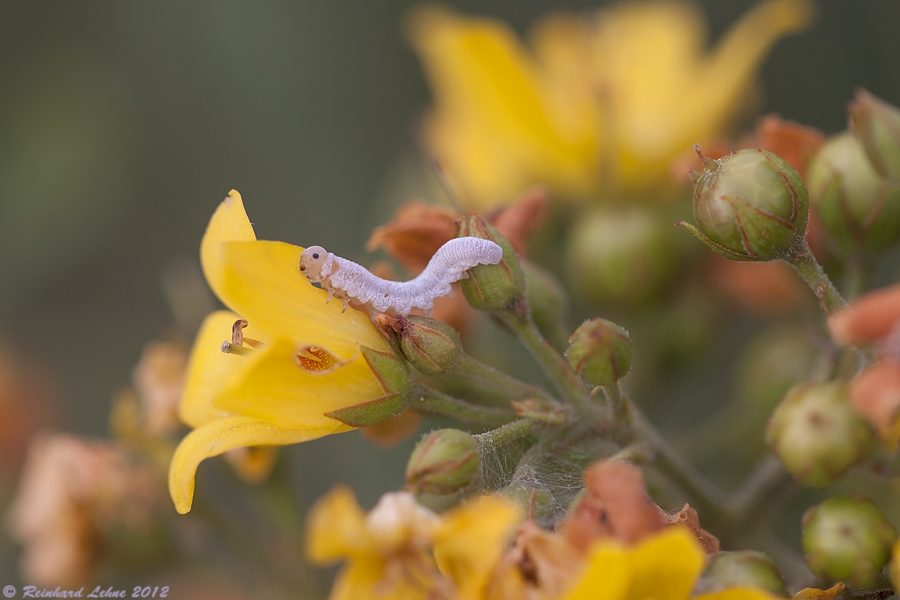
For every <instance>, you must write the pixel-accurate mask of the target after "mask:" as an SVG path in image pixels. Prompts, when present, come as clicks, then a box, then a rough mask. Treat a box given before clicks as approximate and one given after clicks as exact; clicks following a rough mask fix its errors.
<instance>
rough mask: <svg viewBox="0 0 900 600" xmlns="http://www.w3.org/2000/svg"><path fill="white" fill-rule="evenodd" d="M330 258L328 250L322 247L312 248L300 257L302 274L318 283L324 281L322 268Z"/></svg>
mask: <svg viewBox="0 0 900 600" xmlns="http://www.w3.org/2000/svg"><path fill="white" fill-rule="evenodd" d="M327 258H328V250H326V249H325V248H323V247H322V246H310V247H309V248H307V249H306V250H304V251H303V254H301V255H300V272H301V273H303V274H304V275H306V278H307V279H309V280H310V281H312V282H313V283H316V282H318V281H321V280H322V267H323V266H324V265H325V259H327Z"/></svg>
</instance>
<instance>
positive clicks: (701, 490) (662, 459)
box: [626, 400, 729, 524]
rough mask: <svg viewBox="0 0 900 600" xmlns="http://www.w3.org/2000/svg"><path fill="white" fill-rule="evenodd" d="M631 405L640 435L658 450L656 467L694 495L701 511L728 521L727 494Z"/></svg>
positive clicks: (633, 418) (632, 417)
mask: <svg viewBox="0 0 900 600" xmlns="http://www.w3.org/2000/svg"><path fill="white" fill-rule="evenodd" d="M626 402H628V401H627V400H626ZM628 408H629V412H630V413H631V422H632V423H633V426H634V429H635V432H636V433H637V435H638V437H639V438H643V440H644V441H645V442H646V443H647V444H648V445H649V446H650V447H651V448H652V449H653V451H654V455H655V456H654V464H655V465H656V467H657V468H658V469H659V470H660V471H661V472H662V473H663V474H664V475H665V476H666V477H668V478H669V479H670V480H671V481H672V482H673V483H675V484H676V485H677V486H678V487H680V488H681V489H682V491H684V492H685V493H686V494H688V495H689V496H690V499H691V501H692V505H693V506H694V507H695V508H696V509H697V510H698V512H699V513H700V514H702V515H704V516H708V517H712V520H714V521H716V522H718V523H722V524H725V523H727V522H728V517H729V515H728V514H727V513H726V511H725V508H724V507H725V506H726V501H727V498H726V496H725V494H724V493H723V492H722V491H721V490H719V489H718V488H717V487H716V486H714V485H713V484H712V483H710V482H709V480H708V479H706V477H704V476H703V475H702V474H701V473H700V472H699V471H697V470H696V469H695V468H694V466H693V465H691V463H689V462H688V461H687V459H685V458H684V457H683V456H682V455H681V454H679V453H678V451H677V450H675V448H673V447H672V446H671V445H670V444H669V442H667V441H666V440H665V438H663V436H662V435H661V434H660V433H659V432H658V431H657V430H656V428H655V427H653V425H652V424H651V423H650V422H649V421H647V419H646V417H644V415H643V414H641V412H640V411H639V410H638V409H637V408H636V407H635V406H634V405H633V404H632V403H631V402H628Z"/></svg>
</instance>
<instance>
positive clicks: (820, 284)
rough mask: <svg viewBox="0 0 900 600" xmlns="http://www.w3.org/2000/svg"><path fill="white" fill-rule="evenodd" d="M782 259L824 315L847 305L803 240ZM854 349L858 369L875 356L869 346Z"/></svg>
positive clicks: (829, 314)
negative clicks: (799, 277)
mask: <svg viewBox="0 0 900 600" xmlns="http://www.w3.org/2000/svg"><path fill="white" fill-rule="evenodd" d="M784 260H785V261H787V262H788V264H790V265H791V266H792V267H794V270H796V271H797V272H798V273H799V274H800V276H801V277H802V278H803V280H804V281H806V283H807V285H809V287H810V288H811V289H812V291H813V293H814V294H815V295H816V298H818V299H819V304H820V305H821V306H822V310H824V311H825V316H827V317H830V316H831V315H833V314H834V313H836V312H837V311H839V310H841V309H843V308H846V307H847V302H846V301H845V300H844V297H843V296H841V294H840V292H838V291H837V288H835V287H834V284H833V283H831V280H830V279H829V278H828V275H826V274H825V271H823V270H822V266H821V265H820V264H819V263H818V261H816V257H815V256H813V253H812V251H811V250H810V249H809V244H807V243H806V241H805V240H804V241H803V243H802V244H800V245H799V246H797V248H795V249H794V250H793V252H792V253H791V255H790V256H788V257H787V258H785V259H784ZM856 350H857V355H858V357H859V367H860V369H864V368H866V367H867V366H868V365H870V364H871V363H872V362H874V359H875V357H874V354H873V352H872V349H871V348H865V347H859V348H857V349H856Z"/></svg>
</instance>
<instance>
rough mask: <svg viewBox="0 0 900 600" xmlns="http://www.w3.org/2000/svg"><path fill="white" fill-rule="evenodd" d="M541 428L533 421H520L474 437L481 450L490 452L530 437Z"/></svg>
mask: <svg viewBox="0 0 900 600" xmlns="http://www.w3.org/2000/svg"><path fill="white" fill-rule="evenodd" d="M539 427H540V424H539V423H538V422H536V421H532V420H531V419H518V420H516V421H513V422H512V423H507V424H506V425H502V426H500V427H498V428H497V429H494V430H492V431H485V432H484V433H478V434H475V436H474V437H475V440H476V441H477V442H478V446H479V447H480V448H484V449H489V450H490V449H494V448H497V447H498V446H502V445H504V444H508V443H509V442H512V441H514V440H517V439H519V438H522V437H525V436H526V435H530V434H531V433H533V432H535V431H537V429H538V428H539Z"/></svg>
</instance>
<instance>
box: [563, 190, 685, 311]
mask: <svg viewBox="0 0 900 600" xmlns="http://www.w3.org/2000/svg"><path fill="white" fill-rule="evenodd" d="M671 222H672V221H671V219H665V218H661V215H660V214H659V211H655V212H654V211H653V210H650V209H648V208H646V207H641V206H628V207H621V206H600V207H597V208H595V209H594V210H592V211H591V212H589V213H588V214H586V215H582V216H580V217H579V219H578V221H577V222H576V223H575V225H574V227H573V229H572V232H571V234H570V236H569V243H568V245H567V248H566V258H565V265H566V276H567V278H568V280H569V281H570V282H571V284H572V287H573V289H575V290H576V291H577V292H578V293H579V294H580V295H581V296H583V297H585V298H586V299H588V300H591V301H593V302H595V303H611V304H615V305H617V306H627V307H630V306H633V305H634V304H636V303H639V302H644V301H647V300H651V299H653V298H655V297H656V296H658V295H659V293H660V291H661V290H662V289H664V288H665V287H666V286H667V285H668V284H669V283H670V282H671V281H672V280H673V279H674V278H675V276H676V275H677V273H678V266H679V262H680V259H681V257H682V255H683V253H682V251H681V250H682V248H681V246H680V244H679V242H680V240H679V239H678V238H680V236H676V235H674V233H675V232H674V231H673V230H672V226H671Z"/></svg>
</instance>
